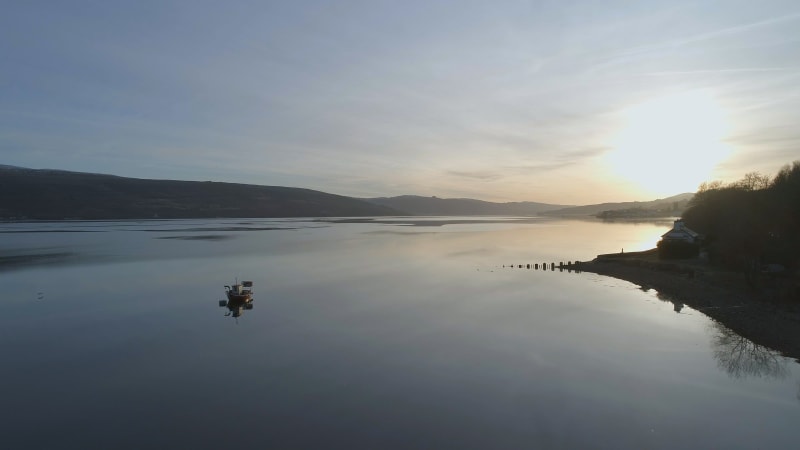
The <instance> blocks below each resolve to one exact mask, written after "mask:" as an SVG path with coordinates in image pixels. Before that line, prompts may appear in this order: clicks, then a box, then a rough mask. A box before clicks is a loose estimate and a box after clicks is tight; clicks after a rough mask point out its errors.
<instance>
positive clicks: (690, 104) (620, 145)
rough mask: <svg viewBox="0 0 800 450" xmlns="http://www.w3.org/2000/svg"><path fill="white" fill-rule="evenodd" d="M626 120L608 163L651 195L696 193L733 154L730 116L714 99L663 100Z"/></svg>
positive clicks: (690, 95) (628, 113) (698, 95)
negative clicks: (727, 140) (729, 142)
mask: <svg viewBox="0 0 800 450" xmlns="http://www.w3.org/2000/svg"><path fill="white" fill-rule="evenodd" d="M623 114H624V118H625V124H624V127H623V129H622V130H621V131H620V132H619V133H618V134H617V135H616V137H615V139H614V142H613V150H612V151H611V152H610V153H609V154H608V161H607V162H608V163H609V164H610V166H611V168H612V169H613V170H614V171H615V172H617V174H618V176H620V177H622V178H624V179H626V180H628V181H630V182H632V183H635V184H636V185H638V186H639V187H640V188H641V189H642V190H644V191H647V192H648V193H649V194H656V195H673V194H678V193H681V192H694V190H695V189H696V188H697V186H698V185H699V184H700V183H701V182H703V181H706V180H707V179H708V177H709V175H710V174H711V171H712V170H713V169H714V167H715V166H716V165H717V164H718V163H719V162H720V161H722V160H723V159H724V158H725V157H726V156H727V154H728V153H729V150H728V146H727V145H726V144H725V143H724V142H723V139H724V138H725V136H726V134H727V132H728V130H727V128H728V126H727V121H726V118H725V112H724V111H723V109H722V108H721V107H720V106H719V105H718V104H717V102H716V100H715V99H714V97H713V96H711V95H710V94H708V93H705V92H697V91H695V92H687V93H682V94H677V95H672V96H669V97H663V98H658V99H654V100H650V101H648V102H645V103H641V104H639V105H635V106H633V107H631V108H628V109H627V110H625V111H624V113H623Z"/></svg>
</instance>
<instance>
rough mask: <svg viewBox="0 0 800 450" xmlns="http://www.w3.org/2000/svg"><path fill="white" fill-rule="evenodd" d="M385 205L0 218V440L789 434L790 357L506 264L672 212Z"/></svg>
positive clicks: (657, 308)
mask: <svg viewBox="0 0 800 450" xmlns="http://www.w3.org/2000/svg"><path fill="white" fill-rule="evenodd" d="M457 219H458V218H447V219H446V220H449V221H451V222H452V221H456V222H457V221H458V220H457ZM396 220H397V221H399V222H398V223H330V222H323V221H314V220H215V221H200V220H193V221H142V222H74V223H43V224H0V251H2V253H0V257H2V258H0V260H1V261H4V262H3V263H2V265H0V287H1V290H0V292H2V301H0V334H1V336H2V339H1V340H0V355H2V358H3V363H2V370H1V371H0V374H2V378H1V379H2V383H0V394H2V399H3V400H2V404H3V411H4V413H5V414H3V418H2V420H1V421H0V431H1V432H0V436H2V437H1V438H0V440H2V447H3V448H9V449H22V448H75V449H85V448H136V449H141V448H214V449H216V448H491V449H499V448H636V449H639V448H671V449H672V448H796V446H797V442H798V440H800V426H799V425H798V424H800V399H799V397H798V396H800V393H799V392H798V390H799V389H800V367H798V364H797V363H796V362H794V361H792V360H789V359H785V358H782V357H780V356H778V355H777V354H775V353H774V352H771V351H770V350H768V349H766V348H763V347H760V346H757V345H754V344H753V343H751V342H749V341H747V340H745V339H743V338H741V337H739V336H737V335H735V334H733V333H731V332H729V331H728V330H726V329H725V328H724V327H721V326H720V325H718V324H715V323H714V322H712V321H710V320H709V319H707V318H706V317H705V316H704V315H702V314H701V313H699V312H697V311H694V310H692V309H690V308H688V307H681V306H682V305H680V304H673V303H672V302H670V301H669V299H667V298H660V297H659V296H658V294H657V293H656V292H653V291H648V292H645V291H643V290H642V289H639V288H638V287H637V286H635V285H633V284H630V283H627V282H624V281H619V280H615V279H612V278H607V277H603V276H599V275H594V274H587V273H581V274H576V273H568V272H566V271H564V272H559V271H557V270H556V271H554V272H553V271H547V272H543V271H534V270H526V269H509V268H504V267H503V266H504V265H510V264H527V263H536V262H539V263H541V262H552V261H556V262H558V261H567V260H587V259H591V258H592V257H593V256H594V255H596V254H598V253H608V252H616V251H619V250H620V249H621V248H624V249H625V250H626V251H633V250H641V249H645V248H650V247H652V246H653V244H654V243H655V242H656V240H657V239H658V237H659V235H660V234H662V233H663V232H664V231H666V229H668V227H669V224H661V225H655V224H638V225H634V224H603V223H593V222H578V221H575V222H572V221H556V220H540V221H536V220H533V221H531V220H529V221H527V222H522V223H520V222H514V221H512V220H510V219H509V220H495V221H487V222H485V223H452V224H449V225H441V226H440V222H435V221H433V222H432V226H424V225H425V224H424V223H423V224H416V226H414V225H409V224H404V223H402V219H396ZM420 225H423V226H420ZM12 257H13V258H12ZM235 277H239V279H240V280H242V279H248V280H253V281H254V282H255V292H256V295H255V301H254V308H253V309H252V310H243V311H242V314H241V316H239V317H234V316H235V315H238V312H237V314H232V313H231V311H229V310H228V309H227V308H224V307H222V308H221V307H220V306H219V303H218V302H219V300H220V299H223V298H224V292H223V285H225V284H231V283H232V282H233V281H234V279H235ZM676 310H678V311H679V312H678V313H676Z"/></svg>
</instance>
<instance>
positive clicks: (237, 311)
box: [219, 298, 253, 319]
mask: <svg viewBox="0 0 800 450" xmlns="http://www.w3.org/2000/svg"><path fill="white" fill-rule="evenodd" d="M219 307H220V308H226V309H227V311H225V317H228V316H231V317H233V318H235V319H237V318H239V317H241V316H242V314H244V311H245V310H251V309H253V299H252V298H246V299H244V298H240V299H231V300H220V301H219Z"/></svg>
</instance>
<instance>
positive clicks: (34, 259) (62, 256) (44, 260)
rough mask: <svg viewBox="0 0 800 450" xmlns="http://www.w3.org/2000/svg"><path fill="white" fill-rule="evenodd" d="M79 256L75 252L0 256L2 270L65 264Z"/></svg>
mask: <svg viewBox="0 0 800 450" xmlns="http://www.w3.org/2000/svg"><path fill="white" fill-rule="evenodd" d="M77 255H78V254H77V253H74V252H54V253H37V254H24V255H5V256H0V270H2V269H12V268H15V267H23V266H31V265H36V264H55V263H63V262H66V261H68V260H72V259H75V258H76V257H77Z"/></svg>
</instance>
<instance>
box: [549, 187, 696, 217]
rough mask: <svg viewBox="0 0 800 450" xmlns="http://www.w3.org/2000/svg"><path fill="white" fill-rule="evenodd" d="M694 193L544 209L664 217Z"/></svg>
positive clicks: (558, 213) (571, 213)
mask: <svg viewBox="0 0 800 450" xmlns="http://www.w3.org/2000/svg"><path fill="white" fill-rule="evenodd" d="M693 196H694V194H690V193H685V194H678V195H673V196H672V197H667V198H662V199H657V200H652V201H649V202H619V203H600V204H596V205H584V206H573V207H570V208H563V209H556V210H551V211H546V212H544V214H546V215H548V216H558V217H575V216H598V215H602V216H608V217H609V218H633V217H645V216H647V217H656V216H660V217H666V216H669V215H671V214H675V215H680V214H681V212H683V210H684V209H685V208H686V205H687V204H688V203H689V201H690V200H691V199H692V197H693Z"/></svg>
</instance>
